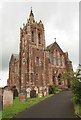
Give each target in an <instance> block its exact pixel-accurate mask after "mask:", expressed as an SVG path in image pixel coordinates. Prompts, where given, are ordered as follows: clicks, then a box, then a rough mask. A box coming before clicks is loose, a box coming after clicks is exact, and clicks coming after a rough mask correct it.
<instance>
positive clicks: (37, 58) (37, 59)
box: [36, 57, 39, 65]
mask: <svg viewBox="0 0 81 120" xmlns="http://www.w3.org/2000/svg"><path fill="white" fill-rule="evenodd" d="M36 65H39V57H36Z"/></svg>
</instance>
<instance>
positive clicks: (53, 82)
mask: <svg viewBox="0 0 81 120" xmlns="http://www.w3.org/2000/svg"><path fill="white" fill-rule="evenodd" d="M52 80H53V84H54V85H55V76H53V78H52Z"/></svg>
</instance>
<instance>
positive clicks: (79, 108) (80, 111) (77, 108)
mask: <svg viewBox="0 0 81 120" xmlns="http://www.w3.org/2000/svg"><path fill="white" fill-rule="evenodd" d="M74 108H75V113H76V114H78V115H80V116H81V105H79V104H75V105H74Z"/></svg>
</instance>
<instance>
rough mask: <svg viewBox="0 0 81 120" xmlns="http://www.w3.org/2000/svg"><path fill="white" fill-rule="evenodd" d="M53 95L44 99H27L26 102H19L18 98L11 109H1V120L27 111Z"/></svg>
mask: <svg viewBox="0 0 81 120" xmlns="http://www.w3.org/2000/svg"><path fill="white" fill-rule="evenodd" d="M53 95H54V94H51V95H48V96H45V97H39V98H38V97H37V98H29V99H27V101H26V102H20V101H19V98H18V97H17V98H15V99H14V102H13V105H12V106H11V107H7V108H4V109H3V112H2V118H3V119H4V118H6V119H7V120H8V119H9V118H12V117H13V116H15V115H16V114H17V113H19V112H21V111H23V110H25V109H28V108H30V107H31V106H33V105H35V104H37V103H39V102H40V101H43V100H45V99H46V98H48V97H51V96H53Z"/></svg>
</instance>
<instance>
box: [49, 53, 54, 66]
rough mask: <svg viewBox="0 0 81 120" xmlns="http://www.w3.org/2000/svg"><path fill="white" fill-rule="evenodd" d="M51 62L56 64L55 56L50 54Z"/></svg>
mask: <svg viewBox="0 0 81 120" xmlns="http://www.w3.org/2000/svg"><path fill="white" fill-rule="evenodd" d="M50 63H51V64H52V65H53V64H54V57H53V55H50Z"/></svg>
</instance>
